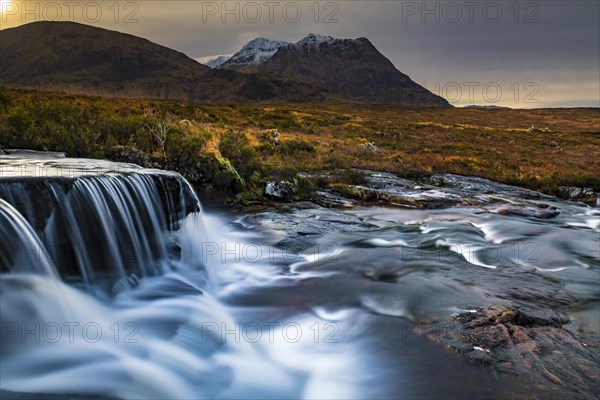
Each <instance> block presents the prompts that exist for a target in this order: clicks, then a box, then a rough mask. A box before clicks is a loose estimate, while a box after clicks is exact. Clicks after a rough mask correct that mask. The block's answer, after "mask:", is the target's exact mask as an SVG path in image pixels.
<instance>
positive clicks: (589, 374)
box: [426, 304, 600, 398]
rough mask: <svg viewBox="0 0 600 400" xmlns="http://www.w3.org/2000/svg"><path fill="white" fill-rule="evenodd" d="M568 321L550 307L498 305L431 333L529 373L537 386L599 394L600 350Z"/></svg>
mask: <svg viewBox="0 0 600 400" xmlns="http://www.w3.org/2000/svg"><path fill="white" fill-rule="evenodd" d="M568 322H569V319H568V318H566V317H565V316H564V315H562V314H560V313H557V312H555V311H552V310H549V309H535V310H533V309H527V308H517V307H514V306H510V305H508V306H507V305H500V304H493V305H486V306H484V307H483V308H480V309H477V310H475V311H471V312H462V313H459V314H456V315H453V316H451V317H450V318H449V319H448V321H446V324H445V326H444V327H443V328H442V329H441V331H437V332H435V334H434V332H433V330H430V331H429V332H426V333H427V336H428V337H429V338H430V339H432V340H434V341H437V342H441V343H443V344H445V345H446V346H448V347H450V348H452V349H454V350H456V351H458V352H459V353H462V354H465V355H466V356H467V357H468V358H469V359H470V360H471V361H473V362H477V363H483V364H486V365H490V366H492V367H493V368H495V369H497V370H498V371H502V372H508V373H513V374H518V375H521V376H526V377H527V378H528V379H530V380H531V381H532V383H533V384H535V385H539V386H544V385H550V386H552V385H555V386H558V387H560V390H561V393H565V391H567V392H570V393H568V394H566V393H565V395H566V396H567V397H569V396H572V397H571V398H594V396H595V393H596V389H597V386H596V382H598V379H600V372H599V370H598V362H599V361H600V352H599V349H598V348H597V347H596V348H591V347H590V346H587V345H584V337H583V336H580V335H579V334H578V333H575V332H572V331H570V330H569V329H567V328H566V327H565V325H566V324H567V323H568ZM567 354H568V357H566V355H567ZM565 382H571V383H573V382H577V384H570V385H565Z"/></svg>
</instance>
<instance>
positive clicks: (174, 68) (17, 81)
mask: <svg viewBox="0 0 600 400" xmlns="http://www.w3.org/2000/svg"><path fill="white" fill-rule="evenodd" d="M0 35H1V37H0V85H6V86H17V87H29V88H38V89H44V90H62V91H70V92H73V93H84V94H96V95H107V96H119V97H136V98H138V97H144V98H159V99H177V100H186V101H194V102H227V103H237V102H254V101H270V102H280V103H281V102H290V103H295V102H312V103H320V102H365V103H389V104H400V105H407V106H442V107H448V106H449V104H448V102H447V101H446V100H444V99H443V98H441V97H439V96H436V95H434V94H432V93H431V92H429V91H428V90H426V89H425V88H423V87H421V86H419V85H417V84H416V83H415V82H413V81H412V80H411V79H410V78H409V77H408V76H406V75H404V74H403V73H401V72H400V71H398V70H397V69H396V68H395V67H394V65H393V64H392V63H391V62H390V61H389V60H388V59H387V58H385V57H384V56H383V55H382V54H381V53H379V52H378V51H377V49H375V47H374V46H373V45H372V44H371V43H370V42H369V41H368V40H367V39H365V38H360V39H356V40H350V39H343V40H342V39H334V38H332V37H329V36H320V35H314V34H311V35H308V36H307V37H305V38H304V39H302V40H300V41H299V42H297V43H288V42H284V41H279V40H271V39H266V38H257V39H254V40H253V41H251V42H249V43H248V44H247V45H245V46H244V47H243V48H242V49H241V50H240V51H238V52H237V53H235V54H234V55H233V56H232V57H230V58H228V59H226V60H224V59H223V58H220V59H216V60H213V62H212V63H211V65H212V67H213V68H214V69H213V68H211V67H209V66H206V65H203V64H200V63H199V62H197V61H195V60H193V59H191V58H189V57H188V56H186V55H185V54H183V53H181V52H178V51H175V50H172V49H169V48H167V47H164V46H161V45H158V44H156V43H152V42H150V41H149V40H146V39H143V38H139V37H136V36H133V35H129V34H125V33H120V32H116V31H111V30H107V29H102V28H97V27H92V26H89V25H83V24H78V23H75V22H49V21H43V22H34V23H30V24H26V25H22V26H19V27H16V28H10V29H4V30H2V31H0Z"/></svg>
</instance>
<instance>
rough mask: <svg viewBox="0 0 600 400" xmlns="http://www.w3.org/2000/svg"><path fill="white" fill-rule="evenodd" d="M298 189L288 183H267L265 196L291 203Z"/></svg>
mask: <svg viewBox="0 0 600 400" xmlns="http://www.w3.org/2000/svg"><path fill="white" fill-rule="evenodd" d="M295 190H296V187H295V186H294V184H293V183H291V182H288V181H280V182H267V184H266V185H265V195H266V196H268V197H271V198H273V199H276V200H282V201H291V200H292V197H293V196H294V192H295Z"/></svg>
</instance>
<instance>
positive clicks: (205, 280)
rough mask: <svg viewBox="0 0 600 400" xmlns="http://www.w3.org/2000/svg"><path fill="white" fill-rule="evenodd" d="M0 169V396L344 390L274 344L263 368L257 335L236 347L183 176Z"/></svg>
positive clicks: (7, 163) (104, 166) (54, 160)
mask: <svg viewBox="0 0 600 400" xmlns="http://www.w3.org/2000/svg"><path fill="white" fill-rule="evenodd" d="M0 168H1V172H2V176H1V178H2V179H1V180H0V222H1V223H2V231H1V232H0V243H1V250H2V257H0V262H1V264H0V270H1V271H3V272H4V273H3V274H1V275H0V316H1V321H0V323H1V325H2V353H1V356H0V393H4V395H7V393H12V392H28V393H29V392H32V393H45V394H50V393H56V394H61V393H63V394H64V393H75V394H88V395H91V394H93V395H106V396H116V397H122V398H160V399H165V398H169V399H179V398H194V399H196V398H213V397H224V398H231V397H238V398H239V397H248V396H250V397H266V398H268V397H272V398H295V397H299V396H302V395H303V393H308V394H315V395H323V394H326V393H331V394H333V395H338V394H344V393H345V392H344V391H340V390H339V389H336V385H335V384H333V382H332V385H331V386H329V387H327V390H324V386H323V385H319V384H318V383H316V382H315V380H314V379H312V380H311V370H312V368H313V366H310V365H302V363H301V362H297V361H291V362H290V360H281V359H280V360H278V359H277V357H281V356H285V355H288V356H291V357H293V358H294V359H295V358H296V357H299V355H300V354H302V353H304V354H306V350H300V349H298V350H296V351H297V352H294V351H292V352H291V353H290V352H289V349H288V350H286V346H285V343H283V345H282V344H281V343H280V344H279V351H278V352H277V353H278V354H277V357H274V356H273V355H272V353H271V350H270V348H272V347H273V346H277V344H276V343H273V342H272V341H270V340H269V339H268V338H267V337H265V338H263V339H261V340H253V341H252V342H251V343H248V342H247V341H244V340H240V334H241V329H242V328H240V326H239V324H238V323H237V322H236V321H234V320H233V319H232V317H231V315H230V312H229V311H227V309H226V307H224V306H223V305H222V304H221V303H220V302H219V301H218V300H216V299H215V297H214V296H215V292H216V288H217V286H218V285H217V283H216V275H217V272H216V270H215V268H216V263H217V262H218V259H217V261H215V262H212V261H211V260H209V259H208V258H207V257H203V255H202V250H203V245H202V243H203V241H205V240H206V239H207V235H208V233H207V231H206V228H205V221H204V217H203V215H202V214H201V213H200V211H201V210H200V205H199V201H198V199H197V198H196V196H195V195H194V194H193V192H192V191H191V189H190V187H189V185H188V184H187V182H185V180H184V179H183V178H182V177H181V176H179V175H177V174H173V173H168V172H164V171H153V170H143V169H141V168H139V167H135V166H131V165H124V164H113V163H108V162H103V161H92V160H75V159H61V158H60V157H59V156H57V155H55V154H44V155H40V154H33V155H31V154H25V155H23V154H20V153H17V154H15V155H12V156H3V157H2V159H1V160H0ZM40 171H42V172H43V173H40ZM212 234H213V237H212V239H213V240H215V241H216V242H219V239H217V237H216V231H215V229H214V227H213V229H212ZM211 242H212V241H211ZM308 322H309V321H308V320H307V321H306V322H305V323H308ZM221 328H222V329H223V333H219V334H215V329H217V330H221ZM272 334H273V333H272V332H271V333H270V335H272ZM267 341H268V342H267ZM278 341H279V342H281V339H278ZM265 343H266V344H265ZM296 347H298V348H299V347H302V344H298V345H297V346H296ZM302 348H304V347H302ZM315 359H318V354H317V353H315ZM324 376H326V375H324ZM315 385H316V386H315ZM2 391H5V392H2ZM6 391H8V392H6Z"/></svg>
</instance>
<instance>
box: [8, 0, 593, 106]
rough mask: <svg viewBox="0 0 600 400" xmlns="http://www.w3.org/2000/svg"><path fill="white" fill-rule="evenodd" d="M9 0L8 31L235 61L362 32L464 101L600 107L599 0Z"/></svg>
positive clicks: (413, 73) (432, 85)
mask: <svg viewBox="0 0 600 400" xmlns="http://www.w3.org/2000/svg"><path fill="white" fill-rule="evenodd" d="M0 2H1V4H2V7H1V9H2V11H3V14H2V15H1V16H0V18H1V20H0V24H1V25H0V26H1V28H3V29H4V28H9V27H13V26H17V25H21V24H23V23H24V22H33V21H37V20H54V19H60V20H75V21H77V22H83V23H88V24H91V25H95V26H99V27H103V28H108V29H114V30H118V31H122V32H127V33H131V34H134V35H138V36H142V37H145V38H148V39H150V40H151V41H153V42H156V43H159V44H162V45H165V46H168V47H171V48H174V49H176V50H179V51H182V52H184V53H186V54H187V55H188V56H190V57H192V58H195V59H199V60H205V59H208V58H210V57H214V56H217V55H228V54H232V53H234V52H235V51H237V50H238V49H239V48H240V47H242V46H243V45H244V44H245V43H246V42H248V41H249V40H251V39H253V38H255V37H257V36H264V37H269V38H274V39H281V40H287V41H292V42H295V41H298V40H300V39H301V38H302V37H303V36H305V35H306V34H308V33H311V32H314V33H319V34H323V35H330V36H334V37H339V38H357V37H361V36H364V37H367V38H369V39H370V40H371V42H373V44H374V45H375V46H376V47H377V48H378V49H379V50H380V51H381V52H382V53H383V54H384V55H386V56H387V57H388V58H389V59H390V60H391V61H392V62H393V63H394V64H395V65H396V67H397V68H398V69H400V70H401V71H402V72H404V73H406V74H408V75H409V76H410V77H411V78H412V79H413V80H414V81H416V82H417V83H420V84H422V85H424V86H425V87H427V88H428V89H430V90H432V91H434V92H435V93H437V94H440V95H442V96H444V97H446V98H447V99H448V100H449V101H450V102H451V103H453V104H455V105H459V106H460V105H467V104H482V105H489V104H500V105H506V106H509V107H515V108H530V107H555V106H593V107H599V106H600V50H599V49H600V2H599V1H596V0H590V1H578V0H575V1H552V0H544V1H518V2H517V1H513V0H509V1H505V0H499V1H485V0H479V1H468V0H460V1H456V2H454V1H422V0H419V1H415V2H413V1H399V0H398V1H394V0H390V1H363V0H360V1H319V2H317V1H315V0H310V1H274V0H273V1H271V0H264V1H263V0H258V1H195V0H188V1H165V0H160V1H147V0H144V1H138V2H127V1H121V2H119V3H115V1H114V0H111V1H96V2H93V1H82V2H79V1H72V0H64V1H61V0H57V1H54V2H46V1H23V0H18V1H17V0H13V1H6V0H0ZM115 4H117V5H118V7H115ZM0 40H2V36H1V33H0Z"/></svg>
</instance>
